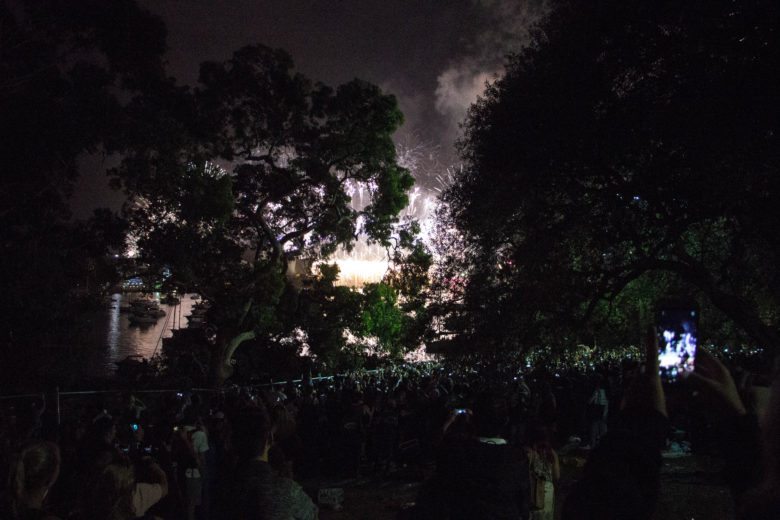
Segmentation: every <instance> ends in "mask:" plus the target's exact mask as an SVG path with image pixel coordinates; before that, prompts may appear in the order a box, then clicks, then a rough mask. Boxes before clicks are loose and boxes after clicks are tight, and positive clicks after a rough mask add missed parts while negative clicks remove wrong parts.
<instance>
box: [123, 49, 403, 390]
mask: <svg viewBox="0 0 780 520" xmlns="http://www.w3.org/2000/svg"><path fill="white" fill-rule="evenodd" d="M135 106H136V109H137V110H138V114H139V118H142V119H146V120H148V121H150V124H149V128H148V129H147V130H146V131H142V132H139V133H137V134H135V135H134V136H133V139H135V140H136V141H135V142H136V143H137V145H136V149H137V150H138V152H137V153H133V154H129V155H128V156H127V157H126V159H125V161H124V163H123V165H122V167H120V168H119V169H118V170H117V171H116V172H115V173H116V175H117V178H118V179H121V180H122V181H123V183H124V185H125V187H126V188H127V189H128V191H129V193H130V195H131V196H132V201H131V203H130V204H129V205H128V208H127V209H128V216H129V218H130V220H131V222H132V223H133V233H134V237H135V240H136V243H137V247H138V249H139V252H140V253H141V256H142V258H143V259H144V260H146V261H148V262H154V263H156V264H158V265H161V266H162V265H167V266H168V267H170V269H171V271H172V272H173V278H172V279H171V282H174V283H178V284H181V285H182V286H183V287H187V288H191V289H194V290H197V291H198V292H200V293H201V294H203V295H204V296H205V297H206V298H207V299H208V300H209V301H210V302H211V304H212V309H211V311H210V314H209V321H210V323H211V324H212V326H213V327H214V330H215V334H216V335H215V337H214V338H213V360H212V366H213V369H214V376H215V378H216V380H217V381H221V380H223V379H224V378H225V377H227V376H229V374H230V372H231V369H230V361H231V359H232V356H233V354H234V352H235V350H236V349H237V348H238V347H239V346H240V345H241V344H242V343H244V342H245V341H248V340H262V339H263V338H266V337H268V336H269V335H271V334H275V333H278V331H279V330H280V327H283V325H284V324H283V322H285V321H286V320H285V319H284V316H282V315H280V313H279V312H278V311H279V309H280V307H281V306H282V305H283V303H284V301H285V300H286V299H285V298H284V295H285V294H287V293H288V292H289V286H290V283H291V281H290V279H291V277H290V275H291V274H292V273H291V272H289V271H290V270H291V268H293V267H295V268H300V267H301V266H303V268H304V270H305V266H306V265H307V263H309V262H311V261H314V260H316V259H319V258H324V257H326V256H328V255H329V254H330V253H332V252H334V251H335V250H336V248H337V247H338V246H340V245H343V246H347V247H349V246H350V245H351V244H352V243H353V242H354V241H355V240H356V239H357V237H358V235H360V234H363V235H365V236H366V237H368V238H369V239H370V240H375V241H378V242H380V243H385V244H387V243H388V241H389V240H390V238H391V234H392V228H393V224H394V223H395V222H396V215H397V214H398V212H399V211H400V210H401V209H402V208H403V207H404V206H405V205H406V204H407V196H406V192H407V190H408V189H409V188H410V187H411V186H412V184H413V178H412V176H411V175H410V174H409V172H408V171H406V170H405V169H403V168H401V167H400V166H399V165H398V164H397V161H396V154H395V146H394V144H393V142H392V139H391V136H392V134H393V132H394V131H395V130H396V128H398V126H399V125H400V124H401V122H402V114H401V112H400V111H399V109H398V106H397V103H396V100H395V98H394V97H393V96H390V95H386V94H383V93H382V92H381V91H380V90H379V88H377V87H376V86H374V85H371V84H368V83H366V82H363V81H360V80H354V81H351V82H349V83H346V84H344V85H341V86H339V87H338V88H336V89H335V90H334V89H332V88H330V87H327V86H325V85H323V84H320V83H316V84H315V83H312V82H311V81H309V80H308V79H307V78H305V77H304V76H303V75H301V74H300V73H297V72H295V70H294V69H293V63H292V60H291V59H290V57H289V56H288V55H287V54H286V53H285V52H283V51H281V50H273V49H269V48H266V47H263V46H260V45H258V46H250V47H245V48H242V49H240V50H238V51H236V53H235V54H234V56H233V57H232V58H231V59H230V60H227V61H226V62H223V63H204V64H203V65H202V66H201V74H200V85H199V86H198V88H197V89H195V90H194V91H193V92H190V91H187V90H183V89H179V88H176V87H175V86H172V85H171V86H170V88H169V89H168V91H167V92H165V93H164V94H162V95H161V96H159V97H156V98H155V97H146V98H142V99H138V100H137V102H136V105H135ZM358 184H360V185H362V186H363V187H365V188H366V189H367V190H368V191H369V192H370V194H371V203H370V204H368V205H367V206H365V207H363V208H355V207H353V205H352V204H351V202H352V201H351V196H350V192H351V190H352V189H353V188H354V187H355V186H356V185H358ZM296 260H297V261H298V262H297V263H294V261H296Z"/></svg>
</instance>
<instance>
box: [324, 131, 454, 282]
mask: <svg viewBox="0 0 780 520" xmlns="http://www.w3.org/2000/svg"><path fill="white" fill-rule="evenodd" d="M396 155H397V157H398V164H399V165H401V166H403V167H404V168H407V169H408V170H409V171H410V172H411V174H412V175H413V176H414V177H415V179H420V178H429V179H430V178H433V179H435V178H437V177H439V178H443V177H442V175H446V174H441V173H436V171H446V170H445V168H444V167H443V166H441V165H440V164H439V163H438V161H437V154H436V149H435V148H434V147H431V146H429V145H427V144H425V143H419V142H414V143H412V142H410V141H409V140H405V141H402V142H401V143H399V144H397V145H396ZM347 190H348V193H349V194H350V196H351V197H352V207H353V208H354V209H356V210H360V209H363V208H364V207H366V205H368V204H369V203H370V202H371V200H370V193H369V191H370V190H368V189H367V187H366V186H365V185H361V184H357V183H353V184H350V185H349V186H348V187H347ZM408 197H409V204H407V206H406V207H405V208H404V209H403V210H401V213H400V215H399V220H400V221H401V222H404V221H405V220H408V219H415V220H417V221H418V222H419V224H420V235H421V237H420V238H421V239H422V240H423V242H426V243H427V242H428V239H429V237H430V235H431V232H432V230H433V219H434V214H435V207H436V204H437V197H438V192H437V191H435V190H434V189H430V188H426V187H425V186H423V185H422V184H415V186H414V187H412V189H411V190H410V191H409V194H408ZM359 226H360V222H358V227H359ZM326 262H335V263H336V264H337V265H338V266H339V279H338V282H337V283H338V284H339V285H347V286H350V287H361V286H363V285H365V284H367V283H376V282H380V281H381V280H382V278H384V276H385V274H386V273H387V268H388V263H389V257H388V252H387V250H385V249H384V248H383V247H382V246H380V245H378V244H369V243H368V242H367V240H366V239H365V237H360V239H359V240H358V241H357V243H356V244H355V245H354V247H353V248H352V251H347V250H346V249H344V248H341V249H339V250H338V251H336V253H334V254H333V255H332V256H331V257H330V258H329V259H328V260H327V261H326ZM318 263H320V262H317V263H315V266H316V265H317V264H318Z"/></svg>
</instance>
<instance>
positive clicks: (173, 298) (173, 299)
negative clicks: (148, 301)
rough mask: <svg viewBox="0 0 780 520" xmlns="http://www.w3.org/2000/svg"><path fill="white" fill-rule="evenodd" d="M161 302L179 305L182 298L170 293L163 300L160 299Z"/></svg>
mask: <svg viewBox="0 0 780 520" xmlns="http://www.w3.org/2000/svg"><path fill="white" fill-rule="evenodd" d="M160 302H161V303H164V304H165V305H179V304H180V303H181V300H180V299H179V298H177V297H176V296H174V295H172V294H169V295H167V296H165V297H164V298H163V299H162V300H160Z"/></svg>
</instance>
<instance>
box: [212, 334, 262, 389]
mask: <svg viewBox="0 0 780 520" xmlns="http://www.w3.org/2000/svg"><path fill="white" fill-rule="evenodd" d="M254 338H255V332H254V331H253V330H249V331H245V332H241V333H239V334H237V335H235V336H232V337H228V336H224V337H223V336H221V335H218V336H217V345H216V346H215V350H214V355H213V357H212V370H213V374H212V376H213V379H214V386H215V387H216V388H219V387H221V386H222V385H223V384H224V383H225V380H226V379H227V378H229V377H230V376H232V375H233V365H232V364H231V363H230V362H231V361H232V360H233V354H235V352H236V350H237V349H238V347H239V346H241V344H242V343H244V342H245V341H248V340H250V339H254Z"/></svg>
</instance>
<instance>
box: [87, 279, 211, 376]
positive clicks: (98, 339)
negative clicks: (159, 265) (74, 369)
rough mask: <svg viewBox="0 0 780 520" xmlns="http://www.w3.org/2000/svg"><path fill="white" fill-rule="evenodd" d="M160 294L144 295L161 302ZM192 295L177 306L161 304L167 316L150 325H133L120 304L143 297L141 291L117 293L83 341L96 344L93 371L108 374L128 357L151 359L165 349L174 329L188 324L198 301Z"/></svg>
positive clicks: (185, 296)
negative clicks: (164, 344)
mask: <svg viewBox="0 0 780 520" xmlns="http://www.w3.org/2000/svg"><path fill="white" fill-rule="evenodd" d="M161 296H162V295H161V294H160V293H153V294H151V295H145V297H146V298H154V299H155V300H157V301H159V300H160V298H161ZM193 296H194V295H192V294H185V295H183V296H181V297H180V299H181V302H180V303H179V304H178V305H166V304H163V303H160V309H161V310H163V311H165V316H163V317H161V318H160V319H158V320H157V322H156V323H151V324H142V325H137V324H132V323H130V314H129V313H127V312H122V311H121V307H125V306H128V305H130V302H131V301H133V300H135V299H138V298H141V297H142V295H140V294H138V293H124V294H114V295H112V296H111V302H110V303H109V304H108V305H107V306H106V308H105V309H104V310H102V311H100V312H99V313H98V314H97V315H96V316H95V318H94V321H93V324H92V326H91V327H90V328H89V329H90V330H89V332H87V336H86V337H85V338H84V341H85V342H87V343H88V344H90V345H92V346H94V347H95V349H94V352H95V357H94V359H93V360H92V361H91V362H90V367H89V368H90V372H93V373H94V374H95V375H109V374H111V373H113V372H115V371H116V368H117V366H116V362H117V361H121V360H123V359H125V358H127V357H128V356H141V357H143V358H146V359H149V358H151V357H152V356H154V355H155V354H156V353H158V352H159V351H160V349H161V348H162V339H163V338H166V337H170V336H171V335H172V330H174V329H179V328H186V327H187V323H188V320H187V316H188V315H189V314H190V313H191V312H192V308H193V306H194V305H195V304H196V303H197V301H196V300H194V299H193Z"/></svg>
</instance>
